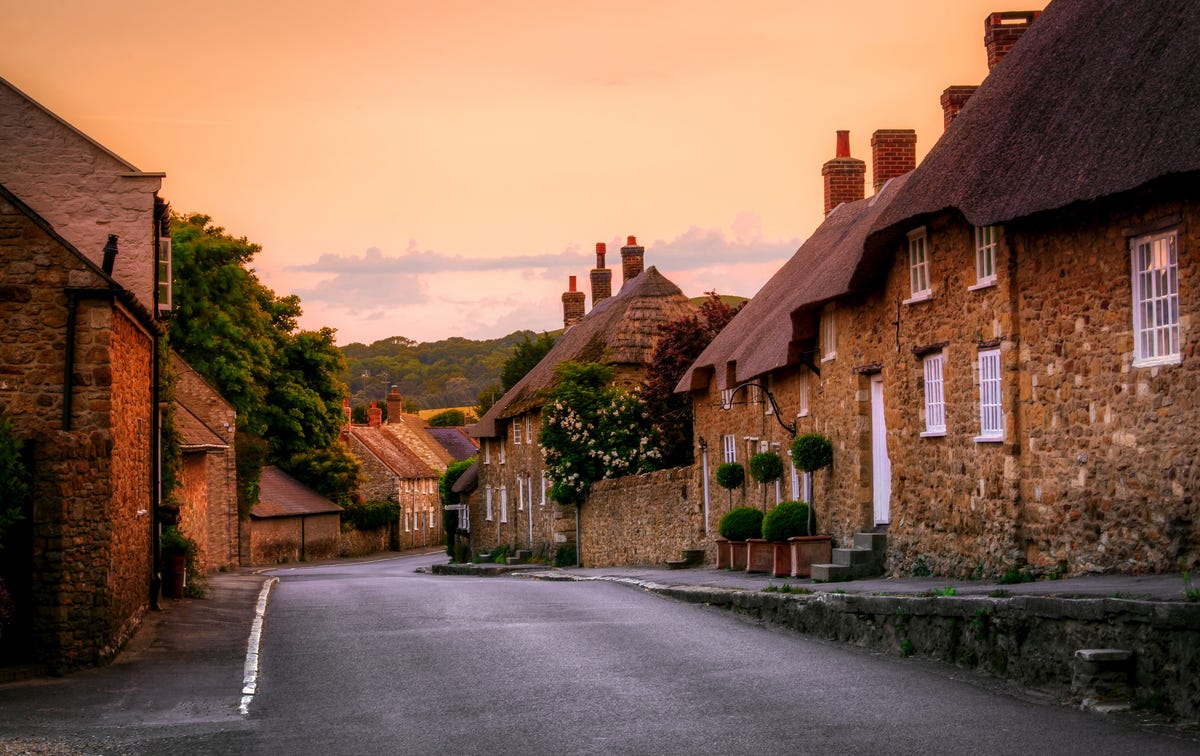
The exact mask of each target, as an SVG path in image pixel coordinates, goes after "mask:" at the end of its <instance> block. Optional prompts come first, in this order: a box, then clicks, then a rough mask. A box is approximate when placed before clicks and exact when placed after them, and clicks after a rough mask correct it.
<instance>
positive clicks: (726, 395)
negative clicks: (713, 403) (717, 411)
mask: <svg viewBox="0 0 1200 756" xmlns="http://www.w3.org/2000/svg"><path fill="white" fill-rule="evenodd" d="M736 390H737V389H731V388H727V389H721V409H729V408H730V407H732V406H733V392H734V391H736Z"/></svg>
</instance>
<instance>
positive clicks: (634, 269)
mask: <svg viewBox="0 0 1200 756" xmlns="http://www.w3.org/2000/svg"><path fill="white" fill-rule="evenodd" d="M645 266H646V248H645V247H640V246H638V243H637V237H636V236H630V237H629V238H628V240H627V241H626V242H625V246H624V247H621V285H622V286H624V285H625V284H627V283H629V282H630V281H632V280H633V279H635V278H637V277H638V276H639V275H641V273H642V270H644V269H645Z"/></svg>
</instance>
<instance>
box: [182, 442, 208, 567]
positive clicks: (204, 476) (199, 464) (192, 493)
mask: <svg viewBox="0 0 1200 756" xmlns="http://www.w3.org/2000/svg"><path fill="white" fill-rule="evenodd" d="M207 457H208V454H207V453H205V452H192V453H190V454H184V455H183V467H182V469H181V470H180V475H179V482H180V485H179V490H178V498H179V523H178V527H179V531H180V532H181V533H182V534H184V535H185V536H187V537H188V538H191V539H192V540H194V541H195V542H196V546H197V553H196V568H197V569H199V570H200V571H201V572H202V573H203V572H208V570H209V569H210V562H211V560H210V558H209V553H208V543H207V541H206V539H204V538H203V534H204V532H205V528H206V527H207V524H208V517H209V515H210V514H211V513H210V512H209V507H208V460H207ZM197 534H199V535H201V538H196V535H197Z"/></svg>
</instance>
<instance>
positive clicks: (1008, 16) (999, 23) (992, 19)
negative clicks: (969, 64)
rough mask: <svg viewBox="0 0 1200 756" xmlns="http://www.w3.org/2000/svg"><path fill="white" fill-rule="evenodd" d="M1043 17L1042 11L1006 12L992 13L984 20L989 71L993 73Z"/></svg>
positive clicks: (984, 44) (984, 37)
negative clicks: (1038, 18)
mask: <svg viewBox="0 0 1200 756" xmlns="http://www.w3.org/2000/svg"><path fill="white" fill-rule="evenodd" d="M1040 15H1042V12H1041V11H1005V12H1003V13H990V14H988V17H987V18H985V19H984V20H983V46H984V47H986V48H987V61H988V71H991V70H992V69H993V68H995V67H996V66H997V65H999V64H1000V61H1002V60H1004V56H1006V55H1008V51H1009V50H1011V49H1012V47H1013V45H1015V44H1016V43H1017V40H1018V39H1020V38H1021V35H1022V34H1024V33H1025V32H1026V31H1027V30H1028V29H1029V27H1030V25H1031V24H1033V22H1034V21H1036V20H1037V17H1038V16H1040Z"/></svg>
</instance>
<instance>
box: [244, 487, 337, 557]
mask: <svg viewBox="0 0 1200 756" xmlns="http://www.w3.org/2000/svg"><path fill="white" fill-rule="evenodd" d="M259 489H260V490H259V496H258V502H257V503H255V505H254V508H253V509H252V510H251V511H250V520H251V523H252V527H251V528H250V564H252V565H256V566H257V565H270V564H282V563H285V562H303V561H307V560H309V559H328V558H330V557H335V556H337V555H338V551H339V544H340V540H339V537H340V535H341V527H342V508H341V507H339V506H338V505H337V504H334V503H333V502H332V501H330V500H329V499H326V498H325V497H324V496H321V495H320V494H319V493H317V492H316V491H314V490H312V489H311V488H309V487H308V486H306V485H304V484H303V483H301V482H300V481H298V480H296V479H295V478H293V477H292V476H290V475H288V474H287V473H285V472H284V471H283V470H280V469H279V468H278V467H275V466H274V465H267V466H266V467H264V468H263V471H262V478H261V479H260V481H259Z"/></svg>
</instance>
